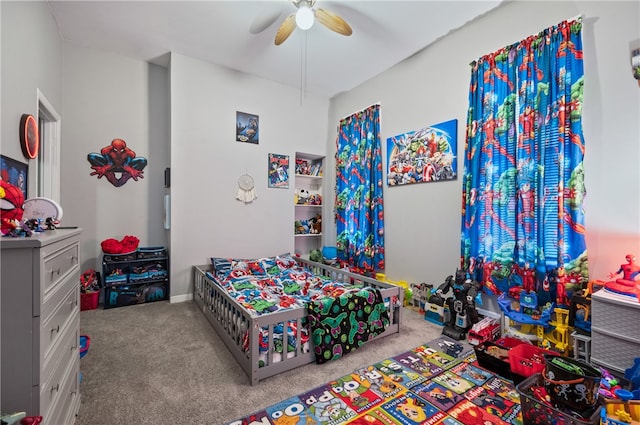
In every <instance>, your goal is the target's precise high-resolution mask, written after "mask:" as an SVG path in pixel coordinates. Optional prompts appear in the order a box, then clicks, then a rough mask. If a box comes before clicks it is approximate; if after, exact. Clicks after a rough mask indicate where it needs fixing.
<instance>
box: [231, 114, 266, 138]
mask: <svg viewBox="0 0 640 425" xmlns="http://www.w3.org/2000/svg"><path fill="white" fill-rule="evenodd" d="M259 123H260V119H259V117H258V116H257V115H253V114H247V113H245V112H239V111H236V141H238V142H245V143H253V144H256V145H257V144H258V141H259V139H260V130H259Z"/></svg>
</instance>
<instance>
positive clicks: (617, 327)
mask: <svg viewBox="0 0 640 425" xmlns="http://www.w3.org/2000/svg"><path fill="white" fill-rule="evenodd" d="M638 318H640V303H638V300H637V298H636V297H627V296H624V295H617V294H611V293H607V292H602V291H599V292H596V293H595V294H593V295H592V297H591V324H592V326H596V327H597V328H598V329H600V330H602V331H605V332H609V333H610V334H612V335H613V334H615V335H618V336H620V337H621V338H622V339H627V340H631V341H638V343H640V326H638Z"/></svg>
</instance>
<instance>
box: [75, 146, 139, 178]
mask: <svg viewBox="0 0 640 425" xmlns="http://www.w3.org/2000/svg"><path fill="white" fill-rule="evenodd" d="M87 159H88V160H89V162H90V163H91V169H93V172H92V173H91V174H90V175H91V176H98V178H99V179H101V178H102V177H106V178H107V180H108V181H109V182H110V183H111V184H112V185H114V186H115V187H120V186H122V185H124V184H125V183H126V182H127V181H129V179H131V178H132V179H133V180H135V181H138V179H141V178H143V177H144V176H143V175H142V173H143V171H142V170H143V169H144V167H146V166H147V159H146V158H143V157H140V156H136V153H135V152H134V151H132V150H131V149H129V148H128V147H127V143H126V142H125V141H124V140H122V139H113V141H112V142H111V144H110V145H109V146H105V147H104V148H102V149H101V150H100V153H95V152H94V153H90V154H89V155H87Z"/></svg>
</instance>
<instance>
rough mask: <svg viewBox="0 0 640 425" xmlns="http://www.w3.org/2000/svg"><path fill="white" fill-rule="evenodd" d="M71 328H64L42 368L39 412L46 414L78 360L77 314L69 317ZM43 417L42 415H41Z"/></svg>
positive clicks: (78, 335) (78, 331)
mask: <svg viewBox="0 0 640 425" xmlns="http://www.w3.org/2000/svg"><path fill="white" fill-rule="evenodd" d="M71 320H72V322H71V323H72V324H73V326H67V327H65V328H64V332H63V333H62V334H61V336H60V339H59V341H57V343H56V344H55V346H54V350H53V351H52V352H51V353H50V354H51V355H50V356H49V357H48V358H45V362H44V364H43V366H42V373H41V374H40V412H48V411H49V409H50V406H51V405H52V404H53V403H54V402H55V400H56V399H57V398H58V397H59V394H60V393H61V390H62V388H63V386H64V383H65V382H64V379H65V376H66V374H67V369H68V368H69V366H70V365H73V364H76V363H75V361H76V360H79V358H80V348H79V345H80V334H79V333H80V330H79V327H78V326H77V321H78V320H79V313H76V314H74V315H73V316H72V317H71ZM61 329H62V328H61ZM43 416H44V415H43Z"/></svg>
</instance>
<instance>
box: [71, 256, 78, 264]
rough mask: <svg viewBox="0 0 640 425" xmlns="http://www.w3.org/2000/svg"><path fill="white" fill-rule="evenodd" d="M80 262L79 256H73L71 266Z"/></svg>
mask: <svg viewBox="0 0 640 425" xmlns="http://www.w3.org/2000/svg"><path fill="white" fill-rule="evenodd" d="M77 262H78V256H77V255H72V256H71V264H76V263H77Z"/></svg>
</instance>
